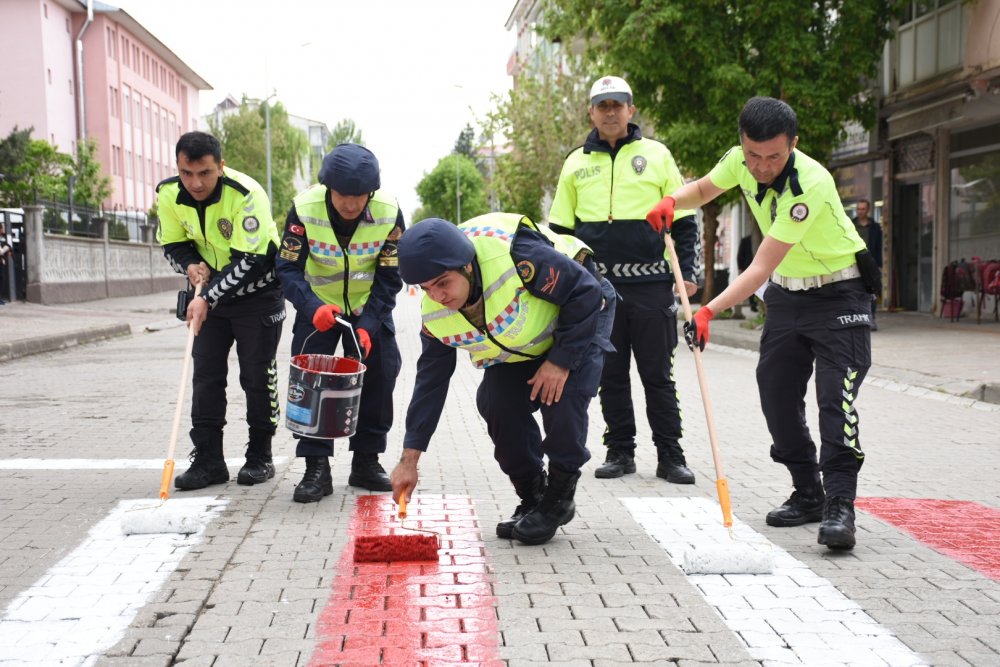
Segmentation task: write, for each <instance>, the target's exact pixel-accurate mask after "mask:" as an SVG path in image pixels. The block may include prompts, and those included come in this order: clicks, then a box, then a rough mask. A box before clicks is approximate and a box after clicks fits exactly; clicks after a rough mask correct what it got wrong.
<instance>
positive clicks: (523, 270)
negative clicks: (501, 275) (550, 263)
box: [517, 259, 535, 283]
mask: <svg viewBox="0 0 1000 667" xmlns="http://www.w3.org/2000/svg"><path fill="white" fill-rule="evenodd" d="M517 275H518V276H519V277H520V278H521V282H523V283H530V282H531V281H532V280H534V279H535V265H534V264H532V263H531V262H529V261H528V260H526V259H522V260H521V261H520V262H518V263H517Z"/></svg>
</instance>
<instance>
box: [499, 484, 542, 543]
mask: <svg viewBox="0 0 1000 667" xmlns="http://www.w3.org/2000/svg"><path fill="white" fill-rule="evenodd" d="M510 481H511V482H512V483H513V484H514V491H516V492H517V497H518V498H520V499H521V504H520V505H518V506H517V509H515V510H514V513H513V514H511V515H510V518H509V519H507V520H506V521H501V522H500V523H498V524H497V537H502V538H504V539H505V540H509V539H510V538H511V537H513V534H514V525H515V524H516V523H517V522H518V521H520V520H521V517H523V516H524V515H525V514H527V513H528V512H530V511H531V510H533V509H535V507H537V506H538V503H540V502H542V496H543V495H544V494H545V483H546V477H545V471H544V470H542V471H541V472H540V473H538V475H536V476H534V477H529V478H527V479H514V478H513V477H511V478H510Z"/></svg>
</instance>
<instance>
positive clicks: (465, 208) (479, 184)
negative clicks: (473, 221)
mask: <svg viewBox="0 0 1000 667" xmlns="http://www.w3.org/2000/svg"><path fill="white" fill-rule="evenodd" d="M456 174H457V181H458V185H459V196H460V197H461V204H462V215H461V220H459V215H458V210H457V209H458V201H456V198H455V185H456ZM417 196H418V197H420V203H421V208H420V209H419V211H420V214H421V219H423V218H443V219H445V220H450V221H451V222H460V221H464V220H468V219H469V218H473V217H475V216H477V215H482V214H483V213H486V212H488V211H489V210H490V208H489V205H488V204H487V203H486V181H485V179H483V175H482V174H480V173H479V170H478V169H476V163H475V162H473V161H472V160H470V159H469V158H468V157H466V156H465V155H458V154H456V153H452V154H451V155H449V156H447V157H444V158H441V160H439V161H438V163H437V166H435V167H434V169H433V170H432V171H431V173H429V174H425V175H424V177H423V178H422V179H421V180H420V182H419V183H417Z"/></svg>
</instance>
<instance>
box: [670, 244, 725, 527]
mask: <svg viewBox="0 0 1000 667" xmlns="http://www.w3.org/2000/svg"><path fill="white" fill-rule="evenodd" d="M663 242H664V243H665V244H666V246H667V251H668V253H669V254H670V268H671V270H672V271H673V273H674V284H675V285H677V293H678V294H680V297H681V305H682V306H683V308H684V319H685V320H687V321H688V322H690V321H691V318H692V316H691V302H690V301H688V295H687V288H686V287H685V286H684V276H683V275H682V274H681V266H680V263H679V262H678V261H677V252H676V251H675V250H674V240H673V239H672V238H670V234H663ZM693 351H694V367H695V370H696V371H697V372H698V388H699V389H700V390H701V402H702V403H703V404H704V406H705V421H706V422H707V423H708V441H709V443H710V444H711V445H712V461H713V463H714V464H715V477H716V481H715V486H716V489H717V490H718V492H719V505H721V506H722V521H723V525H724V526H725V527H726V528H730V527H731V526H732V525H733V508H732V503H731V501H730V499H729V484H728V483H727V482H726V475H725V473H724V472H723V470H722V454H721V453H720V452H719V441H718V438H717V437H716V435H715V418H714V417H713V413H712V398H711V396H709V394H708V380H707V379H706V378H705V369H704V368H703V367H702V363H701V348H700V347H698V346H697V345H695V346H693Z"/></svg>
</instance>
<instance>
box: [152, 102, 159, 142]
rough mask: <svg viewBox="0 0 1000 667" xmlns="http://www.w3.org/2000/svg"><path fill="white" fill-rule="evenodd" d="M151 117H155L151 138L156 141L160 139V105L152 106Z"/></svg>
mask: <svg viewBox="0 0 1000 667" xmlns="http://www.w3.org/2000/svg"><path fill="white" fill-rule="evenodd" d="M153 116H155V117H156V122H155V123H153V128H152V129H153V136H154V137H156V138H157V139H159V138H160V105H159V104H154V105H153Z"/></svg>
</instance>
